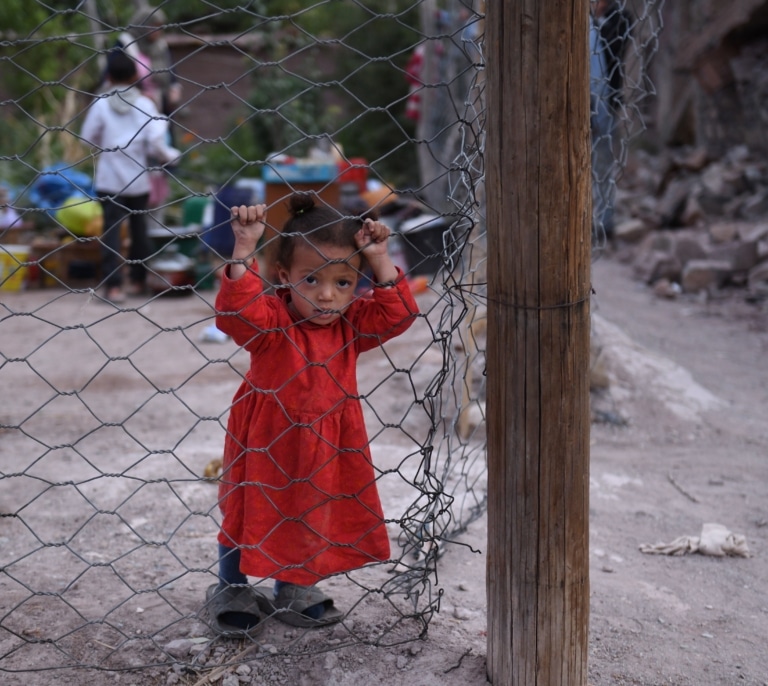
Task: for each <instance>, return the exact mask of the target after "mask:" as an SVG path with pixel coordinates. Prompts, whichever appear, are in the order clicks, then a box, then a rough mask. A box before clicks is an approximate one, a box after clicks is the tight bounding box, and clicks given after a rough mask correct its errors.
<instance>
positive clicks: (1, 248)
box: [0, 245, 30, 291]
mask: <svg viewBox="0 0 768 686" xmlns="http://www.w3.org/2000/svg"><path fill="white" fill-rule="evenodd" d="M29 250H30V248H29V246H28V245H0V291H20V290H21V289H22V288H23V287H24V283H25V281H26V278H27V269H28V265H27V264H25V263H28V262H29Z"/></svg>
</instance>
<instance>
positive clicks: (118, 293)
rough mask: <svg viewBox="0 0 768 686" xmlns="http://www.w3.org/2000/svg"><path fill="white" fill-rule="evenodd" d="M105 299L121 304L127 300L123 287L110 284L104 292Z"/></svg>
mask: <svg viewBox="0 0 768 686" xmlns="http://www.w3.org/2000/svg"><path fill="white" fill-rule="evenodd" d="M104 299H105V300H108V301H109V302H111V303H114V304H115V305H119V304H121V303H124V302H125V293H123V289H122V288H120V286H110V287H109V288H107V292H106V293H105V294H104Z"/></svg>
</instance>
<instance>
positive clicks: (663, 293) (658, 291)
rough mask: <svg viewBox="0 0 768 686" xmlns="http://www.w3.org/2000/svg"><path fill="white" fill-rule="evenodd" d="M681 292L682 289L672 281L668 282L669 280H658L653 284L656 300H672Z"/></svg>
mask: <svg viewBox="0 0 768 686" xmlns="http://www.w3.org/2000/svg"><path fill="white" fill-rule="evenodd" d="M682 292H683V289H682V288H681V287H680V284H679V283H675V282H674V281H670V280H669V279H659V280H658V281H657V282H656V283H654V284H653V293H654V295H656V297H658V298H667V299H669V300H672V299H673V298H676V297H677V296H678V295H680V293H682Z"/></svg>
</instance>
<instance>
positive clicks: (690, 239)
mask: <svg viewBox="0 0 768 686" xmlns="http://www.w3.org/2000/svg"><path fill="white" fill-rule="evenodd" d="M673 252H674V255H675V257H676V258H677V259H678V260H679V262H680V264H681V265H682V266H685V265H686V264H688V263H689V262H690V261H691V260H705V259H707V257H708V255H707V250H706V248H705V247H704V245H703V239H702V238H700V237H699V234H698V233H691V232H686V233H685V234H681V235H679V236H678V238H677V240H676V241H675V247H674V251H673Z"/></svg>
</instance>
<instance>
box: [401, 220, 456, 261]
mask: <svg viewBox="0 0 768 686" xmlns="http://www.w3.org/2000/svg"><path fill="white" fill-rule="evenodd" d="M447 230H448V224H447V223H446V221H445V219H443V218H442V217H436V216H434V215H421V216H419V217H414V218H413V219H409V220H408V221H405V222H403V224H402V225H401V226H400V231H401V234H400V238H401V241H402V246H403V254H404V256H405V261H406V263H407V264H408V273H409V274H411V275H418V274H423V275H429V276H432V275H434V274H437V272H439V271H440V269H442V267H443V251H444V249H445V248H444V245H443V235H444V234H445V232H446V231H447Z"/></svg>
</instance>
